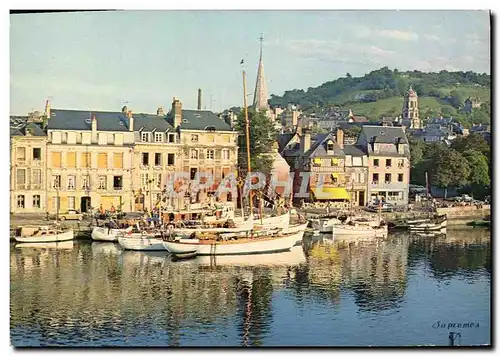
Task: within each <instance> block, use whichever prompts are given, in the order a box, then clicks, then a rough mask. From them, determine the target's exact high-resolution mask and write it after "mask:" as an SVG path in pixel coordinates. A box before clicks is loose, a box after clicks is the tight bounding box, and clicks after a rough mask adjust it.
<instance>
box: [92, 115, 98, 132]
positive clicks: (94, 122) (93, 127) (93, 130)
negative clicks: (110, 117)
mask: <svg viewBox="0 0 500 356" xmlns="http://www.w3.org/2000/svg"><path fill="white" fill-rule="evenodd" d="M91 128H92V136H94V135H95V134H97V119H96V118H95V114H92V121H91Z"/></svg>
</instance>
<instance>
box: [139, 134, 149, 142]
mask: <svg viewBox="0 0 500 356" xmlns="http://www.w3.org/2000/svg"><path fill="white" fill-rule="evenodd" d="M141 141H142V142H149V132H141Z"/></svg>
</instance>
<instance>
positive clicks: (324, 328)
mask: <svg viewBox="0 0 500 356" xmlns="http://www.w3.org/2000/svg"><path fill="white" fill-rule="evenodd" d="M10 279H11V282H10V283H11V284H10V316H11V320H10V326H11V327H10V333H11V343H12V344H13V345H14V346H19V347H31V346H35V347H38V346H125V347H126V346H142V347H147V346H369V345H373V346H410V345H438V346H447V345H449V339H448V336H449V334H450V332H455V333H460V335H459V337H458V338H456V339H455V345H480V344H490V342H491V335H490V310H491V300H490V298H491V290H490V289H491V243H490V230H488V229H473V228H457V229H448V234H447V236H446V237H444V236H443V237H419V236H412V235H409V234H407V233H401V234H392V235H389V237H388V238H387V239H385V240H380V239H372V240H366V241H354V240H339V239H337V240H334V239H332V237H331V236H323V237H317V236H312V237H311V236H306V237H305V238H304V244H303V246H298V247H294V248H293V249H292V251H290V252H285V253H280V254H272V255H256V256H233V257H231V256H217V257H198V258H194V259H190V260H185V261H172V260H171V258H170V256H169V255H168V254H167V253H166V252H165V253H163V252H135V251H122V250H121V249H120V247H119V245H117V244H113V243H100V242H91V241H74V242H69V243H60V244H45V245H43V244H42V245H36V244H30V245H24V246H23V245H20V244H17V245H16V244H15V243H11V247H10Z"/></svg>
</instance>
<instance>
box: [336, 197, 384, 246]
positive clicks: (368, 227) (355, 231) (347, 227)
mask: <svg viewBox="0 0 500 356" xmlns="http://www.w3.org/2000/svg"><path fill="white" fill-rule="evenodd" d="M381 204H382V202H379V208H378V222H377V224H374V223H373V222H372V221H370V220H366V221H362V220H359V219H358V220H356V219H355V218H353V217H352V204H351V216H350V217H349V218H348V219H347V220H346V222H345V223H343V224H334V225H333V227H332V235H333V237H337V236H352V237H355V236H357V237H361V236H369V237H381V238H385V237H387V234H388V229H387V224H382V218H381Z"/></svg>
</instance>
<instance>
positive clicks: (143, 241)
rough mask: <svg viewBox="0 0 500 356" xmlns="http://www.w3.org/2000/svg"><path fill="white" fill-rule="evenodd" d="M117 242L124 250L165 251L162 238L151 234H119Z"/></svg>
mask: <svg viewBox="0 0 500 356" xmlns="http://www.w3.org/2000/svg"><path fill="white" fill-rule="evenodd" d="M118 243H119V244H120V246H121V248H122V249H124V250H135V251H165V247H164V246H163V240H162V239H158V238H155V237H153V236H151V235H143V234H130V235H124V236H119V237H118Z"/></svg>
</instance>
